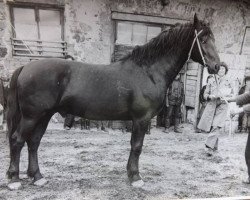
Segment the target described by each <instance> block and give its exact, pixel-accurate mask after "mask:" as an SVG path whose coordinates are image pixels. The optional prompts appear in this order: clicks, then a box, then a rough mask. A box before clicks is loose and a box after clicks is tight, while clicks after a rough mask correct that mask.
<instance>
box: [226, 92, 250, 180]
mask: <svg viewBox="0 0 250 200" xmlns="http://www.w3.org/2000/svg"><path fill="white" fill-rule="evenodd" d="M227 101H228V102H236V104H237V105H238V106H240V107H239V108H237V109H234V110H231V111H230V115H231V117H234V116H235V115H236V114H242V113H245V114H246V115H247V116H248V117H249V116H250V91H249V90H248V91H247V92H245V93H244V94H241V95H238V96H236V97H231V98H228V99H227ZM245 161H246V165H247V169H248V178H247V179H246V180H244V181H243V183H247V184H250V129H249V128H248V138H247V144H246V148H245Z"/></svg>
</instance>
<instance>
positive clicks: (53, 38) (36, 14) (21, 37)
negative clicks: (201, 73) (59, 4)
mask: <svg viewBox="0 0 250 200" xmlns="http://www.w3.org/2000/svg"><path fill="white" fill-rule="evenodd" d="M10 11H11V20H12V29H13V38H12V47H13V55H15V56H31V57H64V56H65V54H67V52H66V42H65V41H63V39H64V35H63V27H64V26H63V25H64V24H63V23H64V20H63V9H60V8H58V9H56V8H46V7H42V6H40V7H39V6H34V7H23V6H22V7H20V6H15V5H13V6H11V10H10Z"/></svg>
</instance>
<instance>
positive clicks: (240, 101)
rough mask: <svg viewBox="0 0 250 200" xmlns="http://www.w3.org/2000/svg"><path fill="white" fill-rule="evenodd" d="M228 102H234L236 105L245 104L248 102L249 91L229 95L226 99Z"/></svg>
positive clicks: (249, 98)
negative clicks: (233, 95) (232, 95)
mask: <svg viewBox="0 0 250 200" xmlns="http://www.w3.org/2000/svg"><path fill="white" fill-rule="evenodd" d="M227 101H228V102H236V104H237V105H245V104H248V103H250V92H246V93H244V94H241V95H238V96H235V97H230V98H228V99H227Z"/></svg>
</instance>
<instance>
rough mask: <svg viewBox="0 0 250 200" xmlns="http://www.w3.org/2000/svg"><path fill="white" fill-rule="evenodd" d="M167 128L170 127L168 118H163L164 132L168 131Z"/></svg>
mask: <svg viewBox="0 0 250 200" xmlns="http://www.w3.org/2000/svg"><path fill="white" fill-rule="evenodd" d="M169 128H170V119H168V118H166V120H165V130H164V132H165V133H169Z"/></svg>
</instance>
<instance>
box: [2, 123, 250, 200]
mask: <svg viewBox="0 0 250 200" xmlns="http://www.w3.org/2000/svg"><path fill="white" fill-rule="evenodd" d="M206 136H207V135H206V134H202V133H195V132H194V130H193V129H192V128H191V126H190V125H185V127H184V133H182V134H174V133H173V132H170V133H169V134H166V133H164V132H162V129H157V128H154V129H152V130H151V134H150V135H146V138H145V141H144V147H143V152H142V155H141V157H140V171H141V175H142V177H143V179H144V181H145V184H144V186H143V187H142V188H133V187H132V186H130V185H129V183H128V180H127V175H126V164H127V159H128V156H129V151H130V143H129V141H130V133H123V132H121V131H114V130H109V132H103V131H100V130H96V129H92V130H90V131H88V130H83V131H82V130H80V129H74V130H69V131H66V130H58V129H55V128H52V129H49V130H47V133H46V134H45V136H44V137H43V140H42V143H41V145H40V149H39V158H40V159H39V163H40V169H41V172H42V173H43V174H44V176H45V177H46V178H47V180H48V181H49V182H48V184H47V185H45V186H43V187H40V188H39V187H36V186H33V185H32V184H31V180H29V179H23V180H22V184H23V188H22V189H21V190H18V191H9V190H8V189H7V187H6V185H7V179H6V177H5V173H6V170H7V168H8V164H9V155H8V154H9V150H8V145H7V144H8V143H7V139H6V136H5V134H4V133H2V134H0V147H1V148H0V199H8V200H9V199H15V200H17V199H22V200H23V199H39V200H45V199H86V200H88V199H91V200H92V199H93V200H94V199H101V200H105V199H115V200H122V199H178V198H180V199H181V198H205V197H222V196H223V197H226V196H244V195H249V194H250V185H245V184H243V183H242V180H243V179H244V178H246V175H247V172H246V166H245V161H244V148H245V143H246V139H247V134H235V135H234V136H228V135H226V134H225V135H221V137H220V141H219V153H217V154H216V155H214V156H212V157H209V156H208V155H207V154H206V152H205V150H204V141H205V139H206ZM26 168H27V148H26V147H25V148H24V149H23V152H22V156H21V163H20V169H21V171H22V172H24V171H25V170H26Z"/></svg>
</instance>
